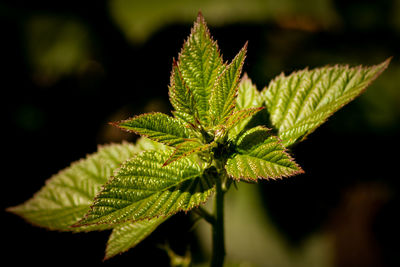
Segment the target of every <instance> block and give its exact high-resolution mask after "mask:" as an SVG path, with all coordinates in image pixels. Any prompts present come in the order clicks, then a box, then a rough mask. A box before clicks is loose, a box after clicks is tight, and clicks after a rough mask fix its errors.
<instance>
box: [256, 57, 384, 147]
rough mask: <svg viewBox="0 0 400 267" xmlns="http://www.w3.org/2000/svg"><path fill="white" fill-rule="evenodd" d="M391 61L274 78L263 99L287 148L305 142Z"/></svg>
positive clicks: (272, 121)
mask: <svg viewBox="0 0 400 267" xmlns="http://www.w3.org/2000/svg"><path fill="white" fill-rule="evenodd" d="M389 62H390V59H388V60H386V61H384V62H383V63H381V64H379V65H375V66H372V67H362V66H358V67H355V68H349V67H348V66H334V67H325V68H319V69H314V70H307V69H305V70H302V71H298V72H295V73H293V74H291V75H289V76H284V75H283V74H281V75H280V76H278V77H277V78H276V79H274V80H273V81H272V82H271V83H270V84H269V86H268V88H266V89H264V91H263V92H262V98H263V99H264V101H265V105H266V106H267V109H268V111H269V113H270V121H271V123H272V125H273V126H274V127H275V128H276V130H277V131H278V136H279V138H281V139H282V140H283V143H284V145H286V146H289V145H292V144H294V143H296V142H298V141H301V140H303V139H304V138H305V137H306V136H307V135H308V134H310V133H311V132H313V131H314V130H315V129H316V128H317V127H318V126H320V125H321V124H322V123H324V122H325V121H326V119H327V118H328V117H329V116H331V115H332V114H333V113H334V112H336V111H337V110H338V109H340V108H341V107H343V106H344V105H346V104H347V103H348V102H350V101H352V100H353V99H354V98H356V97H357V96H358V95H359V94H361V93H362V92H363V91H364V90H365V89H366V87H367V86H368V85H369V84H370V83H371V82H372V81H373V80H375V79H376V78H377V77H378V76H379V75H380V74H381V73H382V71H384V70H385V69H386V68H387V66H388V64H389Z"/></svg>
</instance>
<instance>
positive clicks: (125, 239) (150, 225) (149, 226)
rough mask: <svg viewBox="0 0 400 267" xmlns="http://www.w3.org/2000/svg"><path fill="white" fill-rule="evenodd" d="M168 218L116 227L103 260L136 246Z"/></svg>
mask: <svg viewBox="0 0 400 267" xmlns="http://www.w3.org/2000/svg"><path fill="white" fill-rule="evenodd" d="M168 218H169V217H158V218H157V217H156V218H153V219H150V220H143V221H137V222H128V223H123V224H121V225H117V226H116V227H115V228H114V229H113V231H112V233H111V235H110V238H109V239H108V242H107V248H106V255H105V259H109V258H111V257H114V256H116V255H118V254H120V253H123V252H125V251H127V250H128V249H130V248H133V247H134V246H136V245H137V244H138V243H139V242H140V241H142V240H143V239H145V238H146V237H147V236H148V235H149V234H151V233H152V232H153V231H154V230H155V229H156V228H157V227H158V226H159V225H160V224H161V223H163V222H164V221H166V220H167V219H168Z"/></svg>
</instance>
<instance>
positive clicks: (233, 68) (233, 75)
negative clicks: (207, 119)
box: [210, 43, 247, 125]
mask: <svg viewBox="0 0 400 267" xmlns="http://www.w3.org/2000/svg"><path fill="white" fill-rule="evenodd" d="M246 52H247V43H246V44H245V45H244V47H243V48H242V49H241V50H240V52H239V53H238V54H237V55H236V57H235V58H234V59H233V60H232V62H231V64H229V65H228V66H227V67H226V68H225V69H224V71H223V72H222V74H221V75H220V76H219V77H218V80H217V83H216V84H215V86H214V88H213V90H212V91H211V97H210V109H211V116H212V123H213V125H219V124H223V123H224V122H225V120H226V118H228V117H229V115H230V114H231V113H232V111H233V109H234V108H235V104H236V97H237V91H238V86H239V82H240V74H241V72H242V67H243V63H244V59H245V58H246Z"/></svg>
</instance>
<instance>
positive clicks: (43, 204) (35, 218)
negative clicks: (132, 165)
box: [8, 143, 139, 231]
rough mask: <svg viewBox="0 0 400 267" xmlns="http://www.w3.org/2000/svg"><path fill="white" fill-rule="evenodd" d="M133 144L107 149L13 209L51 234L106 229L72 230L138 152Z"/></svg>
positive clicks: (76, 166) (103, 149)
mask: <svg viewBox="0 0 400 267" xmlns="http://www.w3.org/2000/svg"><path fill="white" fill-rule="evenodd" d="M138 150H139V149H138V148H136V147H135V146H134V145H132V144H128V143H124V144H120V145H107V146H103V147H100V148H99V150H98V152H96V153H94V154H92V155H89V156H88V157H87V158H86V159H82V160H80V161H78V162H75V163H73V164H72V165H71V166H70V167H68V168H66V169H64V170H62V171H61V172H59V173H58V174H56V175H54V176H53V177H51V178H50V179H49V180H48V181H47V182H46V185H45V186H44V187H43V188H42V189H41V190H40V191H39V192H38V193H36V194H35V195H34V197H33V198H31V199H29V200H28V201H26V202H25V203H23V204H21V205H19V206H15V207H12V208H9V209H8V211H11V212H13V213H15V214H17V215H19V216H21V217H23V218H24V219H25V220H27V221H28V222H30V223H32V224H34V225H37V226H41V227H45V228H48V229H51V230H60V231H71V230H73V231H88V230H99V229H104V228H106V227H105V226H102V227H97V228H95V229H94V228H93V227H91V228H87V227H77V228H69V226H71V225H72V224H74V223H76V222H77V221H78V220H79V219H81V218H82V217H83V216H84V215H85V213H86V212H88V211H89V207H90V204H92V202H93V198H94V197H95V195H96V194H97V193H98V192H99V191H100V187H101V185H103V184H104V183H106V182H107V180H108V179H109V178H110V176H111V175H112V172H113V170H114V169H115V168H117V167H118V166H119V165H120V164H121V163H122V162H123V161H125V160H127V159H128V158H130V157H132V156H133V155H134V154H135V153H136V152H138Z"/></svg>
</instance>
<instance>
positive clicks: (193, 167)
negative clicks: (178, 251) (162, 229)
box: [77, 151, 214, 226]
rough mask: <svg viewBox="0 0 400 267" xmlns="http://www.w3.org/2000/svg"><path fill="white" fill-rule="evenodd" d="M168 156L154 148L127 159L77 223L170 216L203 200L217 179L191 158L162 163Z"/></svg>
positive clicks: (80, 224) (124, 220)
mask: <svg viewBox="0 0 400 267" xmlns="http://www.w3.org/2000/svg"><path fill="white" fill-rule="evenodd" d="M169 156H170V153H169V152H163V151H162V152H157V151H151V152H143V153H141V154H138V155H137V156H135V157H133V158H131V159H129V160H128V161H126V162H125V163H124V164H123V165H122V166H121V167H120V168H119V169H118V171H117V172H116V173H115V175H114V178H113V179H112V180H110V181H109V182H108V183H107V184H106V185H105V186H104V188H103V189H102V191H101V192H100V193H99V194H98V195H97V196H96V199H95V202H94V205H93V206H92V209H91V211H90V212H89V213H88V214H87V215H86V216H85V218H84V219H83V220H82V221H80V222H79V223H78V224H77V226H82V225H89V224H101V223H107V224H117V223H122V222H126V221H137V220H143V219H151V218H153V217H158V216H169V215H171V214H174V213H176V212H178V211H188V210H190V209H192V208H194V207H196V206H198V205H200V204H202V203H204V202H205V201H206V200H207V199H208V197H209V196H210V195H211V193H212V192H213V190H214V181H213V180H212V179H210V177H208V176H206V175H203V170H202V169H201V167H200V166H199V165H198V164H197V163H196V162H194V161H193V160H191V159H190V158H183V159H181V160H179V161H174V162H172V163H171V164H169V165H167V166H164V167H163V164H164V163H165V162H166V161H167V160H168V158H169Z"/></svg>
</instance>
